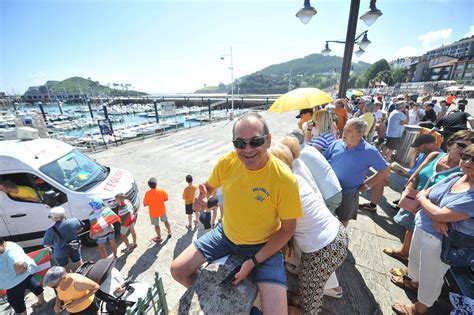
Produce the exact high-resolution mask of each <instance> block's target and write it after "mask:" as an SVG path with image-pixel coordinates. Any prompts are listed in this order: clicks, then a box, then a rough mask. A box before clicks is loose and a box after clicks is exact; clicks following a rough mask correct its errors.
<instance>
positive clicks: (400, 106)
mask: <svg viewBox="0 0 474 315" xmlns="http://www.w3.org/2000/svg"><path fill="white" fill-rule="evenodd" d="M428 103H430V104H431V102H428ZM405 106H407V105H406V102H405V101H399V102H396V103H395V109H400V108H404V107H405Z"/></svg>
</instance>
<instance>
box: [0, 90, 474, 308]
mask: <svg viewBox="0 0 474 315" xmlns="http://www.w3.org/2000/svg"><path fill="white" fill-rule="evenodd" d="M451 103H452V102H451ZM458 104H459V102H458ZM450 105H451V104H449V103H448V101H447V100H446V101H441V102H440V104H439V107H440V108H441V110H439V111H437V110H435V108H436V104H435V103H433V102H431V101H429V100H424V102H423V103H417V102H415V101H413V100H411V99H410V98H408V97H405V96H397V97H395V98H393V99H392V100H391V102H389V103H385V104H384V98H383V97H382V96H374V97H364V98H356V99H353V100H349V99H338V100H335V101H334V103H333V104H327V105H325V106H319V107H316V108H308V109H303V110H301V111H300V113H299V115H298V116H297V118H298V119H299V120H298V122H297V123H296V126H297V128H295V129H294V130H291V131H289V132H288V135H287V136H285V137H283V138H281V139H273V138H272V134H271V132H270V130H269V127H268V125H267V123H266V122H265V120H264V119H263V117H262V116H261V115H259V114H258V113H254V112H251V113H248V114H245V115H244V116H242V117H240V118H239V119H238V120H236V122H235V123H234V126H233V130H232V143H233V145H234V148H235V150H234V151H232V152H229V153H228V154H226V155H224V156H223V157H221V158H220V159H219V161H218V162H217V164H216V165H215V166H214V168H213V170H212V172H211V174H210V176H209V178H208V179H207V181H206V182H204V183H201V184H199V185H196V184H194V183H193V177H192V175H187V176H186V178H185V181H186V187H185V188H184V191H183V194H182V198H183V202H184V208H185V214H186V221H187V225H186V227H187V228H188V229H190V230H191V229H192V228H193V224H194V228H196V227H197V226H198V224H199V222H201V224H202V226H203V228H204V230H205V232H206V233H205V234H203V235H202V236H201V237H200V238H198V239H197V240H195V241H194V243H193V244H191V245H190V246H189V247H187V248H186V249H185V250H184V251H183V252H181V253H180V254H179V255H178V256H177V257H176V258H175V260H174V261H173V262H172V263H171V266H170V271H171V275H172V276H173V278H174V279H175V280H176V281H178V282H179V283H181V284H182V285H184V286H185V287H190V286H191V285H192V284H193V282H194V281H195V279H196V277H197V276H198V274H199V269H200V267H201V266H202V264H203V263H205V262H206V261H207V262H211V261H214V260H216V259H218V258H221V257H223V256H226V255H229V254H234V255H239V256H242V257H243V258H244V259H245V261H244V262H243V263H242V265H241V268H240V271H239V272H238V273H237V274H236V275H235V279H234V281H233V284H234V285H238V284H239V283H240V282H241V281H243V280H244V279H246V278H247V277H250V278H251V280H252V281H253V282H255V283H256V284H257V287H258V290H259V294H260V296H261V302H262V308H263V309H262V311H263V313H265V314H288V311H289V308H288V305H290V307H291V311H292V312H295V313H298V312H301V313H303V314H313V313H314V314H316V313H318V312H320V311H321V308H322V297H323V295H328V296H332V297H336V298H342V297H343V291H342V287H341V286H340V285H339V282H338V279H337V276H336V270H337V269H338V268H339V267H340V266H341V265H342V264H343V262H344V260H345V258H346V256H347V254H348V246H349V242H350V238H349V236H348V233H347V227H348V226H349V222H350V220H356V219H357V214H358V211H359V210H366V211H372V212H374V213H376V212H377V207H378V203H379V200H380V198H381V196H382V195H383V192H384V187H386V186H390V187H391V188H392V189H393V190H395V191H397V192H399V193H401V199H400V201H399V205H400V208H399V210H398V213H397V214H396V215H395V217H394V221H395V222H396V223H397V224H400V225H401V226H403V227H404V228H405V229H406V232H405V235H404V240H403V243H402V245H401V248H399V249H394V248H385V249H384V250H383V251H384V253H385V254H387V255H390V256H392V257H395V258H397V259H400V260H402V261H405V262H407V263H408V268H392V269H391V270H390V273H391V274H392V278H391V281H392V282H393V283H394V284H395V285H397V286H400V287H402V288H404V289H407V290H411V291H415V292H418V301H417V302H416V303H414V304H411V305H404V304H399V303H395V304H394V305H393V306H392V308H393V310H394V311H395V312H396V313H397V314H423V313H425V312H426V310H427V309H428V308H429V307H430V306H432V305H433V304H434V302H435V301H436V299H437V298H438V296H439V295H440V292H441V287H442V284H443V276H444V274H445V273H446V272H447V270H448V269H449V267H450V265H449V264H448V263H446V262H445V261H443V260H442V259H441V250H442V242H443V239H444V238H447V237H449V236H448V235H449V233H448V232H449V231H457V232H459V233H463V234H464V235H465V236H466V237H470V238H474V219H472V218H473V217H474V182H473V179H474V132H473V131H472V130H468V125H467V123H470V124H471V127H472V126H473V119H471V117H470V116H469V114H467V113H464V112H462V111H459V112H457V111H452V110H451V111H450V112H449V113H448V110H447V109H448V108H449V106H450ZM451 106H452V105H451ZM421 107H424V109H423V110H421ZM432 111H433V112H432ZM433 113H434V114H433ZM452 115H457V116H456V117H455V116H452ZM458 116H459V117H458ZM461 118H462V120H463V124H461V123H459V119H461ZM428 121H429V122H431V125H430V127H431V128H430V129H428V130H427V131H425V132H424V133H423V134H420V135H418V136H417V137H416V138H415V139H414V141H413V143H411V148H412V150H411V151H412V152H411V155H412V158H411V162H410V165H409V167H408V168H406V167H404V166H402V165H400V164H398V163H396V162H394V161H393V158H394V156H395V155H394V154H395V153H396V152H397V151H398V150H400V144H401V142H402V139H403V135H404V133H403V131H404V128H405V125H411V124H414V123H418V124H419V125H420V126H421V125H423V123H426V122H428ZM425 126H428V125H425ZM0 187H1V189H2V191H3V192H8V193H12V194H15V193H16V194H18V193H20V195H24V196H23V197H25V198H26V197H27V196H26V195H27V192H26V191H25V190H24V189H23V188H21V187H18V186H17V187H14V185H12V184H11V183H9V182H8V181H7V182H2V184H1V185H0ZM148 187H149V190H148V191H147V192H146V193H145V196H144V199H143V205H144V206H145V207H148V211H149V217H150V222H151V224H152V225H153V226H154V229H155V233H156V236H154V237H153V239H152V241H154V242H158V243H159V242H162V240H163V237H162V231H161V228H160V222H161V223H163V224H164V226H165V228H166V231H167V238H171V237H172V231H171V225H170V222H169V220H168V217H167V214H166V211H167V209H166V202H167V201H168V194H167V192H166V191H165V190H164V189H163V188H160V187H158V186H157V180H156V178H153V177H152V178H150V179H149V180H148ZM22 190H23V191H24V193H21V191H22ZM408 190H410V191H412V192H415V195H414V196H415V197H413V198H412V199H413V200H414V201H416V202H417V206H415V207H414V208H413V209H412V208H410V209H408V208H403V207H402V206H403V202H402V201H403V199H404V196H406V194H405V193H406V192H407V191H408ZM367 191H371V195H370V202H368V203H359V196H360V194H361V193H365V192H367ZM21 197H22V196H19V198H21ZM115 201H116V205H117V208H116V209H115V211H113V210H112V209H110V207H109V206H108V205H107V204H105V203H104V201H103V200H100V199H97V198H96V199H92V200H91V201H90V203H89V205H90V207H91V212H90V215H89V221H90V229H89V230H85V226H84V223H83V222H81V221H80V220H78V219H75V218H66V215H65V211H64V209H63V208H61V207H55V208H52V209H51V210H50V212H49V218H50V219H51V221H52V226H51V228H50V229H48V230H47V231H46V233H45V235H44V239H43V245H44V246H45V247H49V248H51V249H52V254H53V256H54V258H55V260H56V264H57V265H58V266H56V267H53V268H51V269H50V270H49V271H48V272H47V273H46V276H45V278H44V283H43V285H44V286H46V287H48V286H49V287H51V288H54V289H55V292H56V295H57V299H56V303H55V306H54V310H55V312H61V311H62V310H67V311H68V312H69V313H72V314H76V313H77V314H95V313H97V310H98V306H97V300H96V298H95V296H94V293H95V292H96V291H97V290H98V285H97V284H96V283H94V282H93V281H91V280H89V279H87V278H86V277H83V276H81V275H78V274H75V273H72V272H71V271H72V270H71V269H69V268H68V267H67V266H68V264H69V263H70V262H72V263H74V264H75V265H76V266H80V265H81V264H82V255H81V249H80V237H79V236H80V234H81V233H89V234H90V237H91V238H92V239H95V240H96V242H97V244H98V251H99V256H100V257H101V258H105V257H108V256H109V255H108V254H107V251H106V246H105V245H106V244H107V243H109V246H110V248H111V250H112V253H111V256H113V257H115V258H116V257H117V243H116V241H115V231H114V224H117V223H119V224H120V237H121V239H122V241H123V243H124V244H125V248H124V249H123V250H122V252H124V253H130V252H132V251H133V250H134V248H136V247H137V233H136V231H135V228H134V225H135V220H136V215H135V211H136V209H134V208H133V206H132V204H131V203H130V201H128V200H127V198H126V196H125V195H124V194H118V195H117V196H115ZM219 209H220V211H219ZM128 234H130V236H131V238H132V241H131V242H130V241H129V236H128ZM284 248H290V250H284V251H282V249H284ZM288 253H291V255H290V254H288ZM291 266H293V267H294V269H291V268H290V267H291ZM287 270H288V271H289V272H296V273H297V274H298V276H299V277H298V285H299V293H298V295H294V296H293V297H292V298H291V300H290V301H289V302H288V301H287V284H288V283H287V277H286V272H287ZM34 272H35V264H34V262H32V260H31V258H29V257H28V256H27V255H26V254H25V253H24V251H23V250H22V249H21V247H19V246H18V245H17V244H15V243H14V242H10V241H4V240H3V239H0V282H1V283H2V286H4V287H5V289H7V298H8V302H9V303H10V305H11V306H12V308H13V309H14V310H15V312H16V313H18V314H25V312H26V306H25V303H24V294H25V290H26V289H29V290H31V291H32V292H33V293H34V294H35V295H37V296H38V303H39V304H43V303H45V301H44V298H43V288H42V287H41V286H39V285H38V284H37V283H36V282H35V281H34V280H33V278H32V274H33V273H34Z"/></svg>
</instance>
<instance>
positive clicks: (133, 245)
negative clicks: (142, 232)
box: [130, 243, 138, 248]
mask: <svg viewBox="0 0 474 315" xmlns="http://www.w3.org/2000/svg"><path fill="white" fill-rule="evenodd" d="M137 246H138V245H137V244H135V243H132V244H130V248H137Z"/></svg>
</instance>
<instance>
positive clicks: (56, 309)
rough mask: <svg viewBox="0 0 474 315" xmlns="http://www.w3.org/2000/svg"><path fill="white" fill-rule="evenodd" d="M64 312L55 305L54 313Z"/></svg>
mask: <svg viewBox="0 0 474 315" xmlns="http://www.w3.org/2000/svg"><path fill="white" fill-rule="evenodd" d="M62 311H63V309H62V307H61V306H59V305H58V304H54V312H55V313H61V312H62Z"/></svg>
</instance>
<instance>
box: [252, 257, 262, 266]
mask: <svg viewBox="0 0 474 315" xmlns="http://www.w3.org/2000/svg"><path fill="white" fill-rule="evenodd" d="M251 259H252V262H253V264H254V265H255V267H257V266H258V265H260V263H259V262H258V261H257V258H255V255H253V256H252V258H251Z"/></svg>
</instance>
